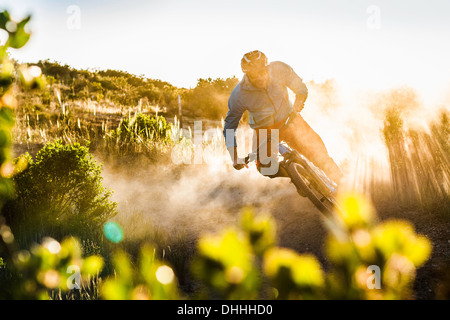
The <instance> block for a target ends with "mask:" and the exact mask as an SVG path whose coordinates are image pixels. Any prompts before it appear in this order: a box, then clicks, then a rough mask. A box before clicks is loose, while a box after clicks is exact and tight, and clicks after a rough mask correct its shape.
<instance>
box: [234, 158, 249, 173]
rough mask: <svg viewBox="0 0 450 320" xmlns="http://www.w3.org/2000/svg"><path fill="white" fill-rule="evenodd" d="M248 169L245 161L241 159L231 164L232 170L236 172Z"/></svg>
mask: <svg viewBox="0 0 450 320" xmlns="http://www.w3.org/2000/svg"><path fill="white" fill-rule="evenodd" d="M244 167H245V168H248V165H247V164H245V161H244V159H243V158H239V159H236V160H235V161H234V163H233V168H235V169H236V170H241V169H242V168H244Z"/></svg>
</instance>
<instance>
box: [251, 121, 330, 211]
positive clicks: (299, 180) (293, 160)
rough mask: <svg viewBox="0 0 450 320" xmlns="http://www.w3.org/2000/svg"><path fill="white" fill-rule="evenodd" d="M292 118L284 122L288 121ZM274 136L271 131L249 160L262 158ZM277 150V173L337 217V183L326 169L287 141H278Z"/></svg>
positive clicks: (320, 207) (315, 204)
mask: <svg viewBox="0 0 450 320" xmlns="http://www.w3.org/2000/svg"><path fill="white" fill-rule="evenodd" d="M288 123H289V118H288V119H287V120H286V122H285V123H284V125H288ZM270 140H272V136H271V134H270V133H269V134H268V135H267V139H266V140H265V141H264V142H263V143H262V144H260V145H259V146H258V148H257V149H256V151H255V152H252V153H249V154H248V155H247V156H246V157H245V158H244V161H245V164H248V163H250V162H252V161H258V160H257V159H258V154H259V152H260V150H261V149H262V148H263V147H264V146H265V145H266V146H267V144H268V141H270ZM276 143H278V146H277V148H276V149H275V150H277V154H272V156H271V157H270V158H271V159H272V160H275V161H277V162H278V172H277V173H276V176H275V177H287V178H290V179H291V182H292V183H293V184H294V185H295V187H296V188H297V192H298V193H299V194H300V195H301V196H303V197H306V198H308V199H309V200H310V201H311V202H312V203H313V204H314V206H315V207H316V208H317V209H318V210H319V211H320V212H322V213H323V214H324V215H325V216H326V217H328V218H333V210H338V209H339V207H338V204H337V202H336V198H335V196H336V192H337V187H338V186H337V184H336V183H335V182H334V181H332V180H331V179H330V178H329V177H327V175H326V174H325V172H323V170H321V169H320V168H318V167H317V166H315V165H314V164H313V163H312V162H311V161H310V160H308V159H307V158H306V157H305V156H304V155H302V154H301V153H300V152H299V151H298V150H295V149H293V148H291V147H290V146H289V145H288V144H287V143H286V142H285V141H276Z"/></svg>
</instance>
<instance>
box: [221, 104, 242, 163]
mask: <svg viewBox="0 0 450 320" xmlns="http://www.w3.org/2000/svg"><path fill="white" fill-rule="evenodd" d="M245 110H246V109H245V107H244V106H243V105H242V104H240V103H239V101H236V100H235V99H234V97H233V96H231V97H230V99H229V100H228V113H227V116H226V117H225V121H224V122H225V124H224V128H223V135H224V137H225V145H226V147H227V150H228V152H229V153H230V157H231V160H233V166H234V167H235V168H236V169H240V168H241V166H240V165H239V163H238V162H240V161H239V159H238V156H237V143H236V129H237V127H238V126H239V121H240V120H241V118H242V115H243V114H244V112H245Z"/></svg>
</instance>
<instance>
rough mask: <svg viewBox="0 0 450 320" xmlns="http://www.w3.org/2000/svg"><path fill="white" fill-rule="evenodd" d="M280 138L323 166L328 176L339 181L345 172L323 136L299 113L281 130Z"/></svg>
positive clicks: (320, 166) (319, 165)
mask: <svg viewBox="0 0 450 320" xmlns="http://www.w3.org/2000/svg"><path fill="white" fill-rule="evenodd" d="M280 139H281V140H284V141H286V142H287V143H288V144H289V145H290V146H291V147H293V148H294V149H296V150H297V151H299V152H300V153H302V154H303V155H304V156H305V157H306V158H308V159H309V160H310V161H312V162H313V163H314V164H315V165H316V166H318V167H319V168H321V169H322V170H323V171H324V172H325V174H326V175H327V176H329V177H330V178H331V179H332V180H334V181H335V182H337V183H338V182H339V180H340V179H341V178H342V176H343V174H342V171H341V169H340V168H339V166H338V165H337V164H336V162H334V160H333V159H332V158H331V157H330V156H329V155H328V151H327V148H326V146H325V143H324V142H323V141H322V138H320V136H319V135H318V134H317V133H316V132H315V131H314V130H313V129H312V128H311V127H310V126H309V124H308V123H307V122H306V121H305V120H304V119H303V117H302V116H301V115H299V114H297V115H296V117H295V118H294V119H293V121H292V123H291V125H290V126H289V127H287V128H283V129H281V130H280Z"/></svg>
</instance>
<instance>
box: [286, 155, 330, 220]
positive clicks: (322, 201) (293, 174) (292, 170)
mask: <svg viewBox="0 0 450 320" xmlns="http://www.w3.org/2000/svg"><path fill="white" fill-rule="evenodd" d="M286 170H287V172H288V174H289V176H290V178H291V181H292V183H293V184H294V185H295V187H296V188H297V191H298V193H299V194H300V195H301V196H304V197H307V198H308V199H309V200H310V201H311V202H312V203H313V204H314V206H315V207H316V208H317V209H318V210H319V211H320V212H322V213H323V214H325V215H326V216H328V217H332V216H333V210H334V201H333V199H329V197H328V196H325V195H323V194H322V193H321V192H319V191H318V190H316V189H315V188H314V186H313V185H312V184H311V183H310V182H309V181H308V180H307V179H305V178H304V177H303V176H302V175H301V174H300V172H302V171H304V169H303V167H302V166H301V165H300V164H298V163H295V162H291V163H289V165H288V166H287V168H286Z"/></svg>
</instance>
